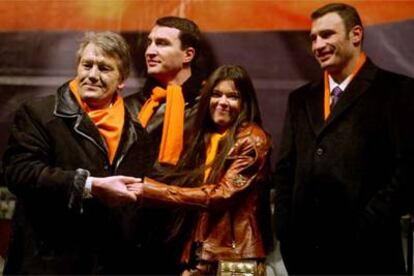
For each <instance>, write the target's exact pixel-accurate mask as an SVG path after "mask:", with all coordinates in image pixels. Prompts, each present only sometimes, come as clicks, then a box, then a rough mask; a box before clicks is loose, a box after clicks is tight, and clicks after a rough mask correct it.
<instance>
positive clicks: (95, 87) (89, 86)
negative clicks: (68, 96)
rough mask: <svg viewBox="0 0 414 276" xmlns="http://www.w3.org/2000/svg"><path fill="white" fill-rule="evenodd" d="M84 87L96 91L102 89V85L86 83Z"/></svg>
mask: <svg viewBox="0 0 414 276" xmlns="http://www.w3.org/2000/svg"><path fill="white" fill-rule="evenodd" d="M83 86H84V87H86V88H88V89H91V90H95V89H100V88H101V86H100V85H95V84H88V83H85V84H84V85H83Z"/></svg>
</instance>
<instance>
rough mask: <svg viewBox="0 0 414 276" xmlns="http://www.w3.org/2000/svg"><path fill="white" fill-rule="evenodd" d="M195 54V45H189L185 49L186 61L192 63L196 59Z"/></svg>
mask: <svg viewBox="0 0 414 276" xmlns="http://www.w3.org/2000/svg"><path fill="white" fill-rule="evenodd" d="M195 54H196V50H195V49H194V48H193V47H188V48H187V49H185V52H184V55H185V56H184V62H185V63H190V62H191V61H192V60H193V59H194V57H195Z"/></svg>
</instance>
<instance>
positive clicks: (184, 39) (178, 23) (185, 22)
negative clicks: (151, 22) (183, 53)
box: [155, 16, 201, 56]
mask: <svg viewBox="0 0 414 276" xmlns="http://www.w3.org/2000/svg"><path fill="white" fill-rule="evenodd" d="M155 24H156V25H158V26H163V27H169V28H175V29H178V30H180V34H179V36H178V38H179V39H180V41H181V49H182V50H184V49H186V48H188V47H192V48H194V49H195V52H196V56H197V55H198V51H199V49H200V43H201V32H200V29H199V28H198V26H197V24H196V23H194V22H193V21H191V20H189V19H187V18H181V17H176V16H166V17H161V18H159V19H157V21H156V22H155Z"/></svg>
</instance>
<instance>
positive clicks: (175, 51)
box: [145, 25, 191, 82]
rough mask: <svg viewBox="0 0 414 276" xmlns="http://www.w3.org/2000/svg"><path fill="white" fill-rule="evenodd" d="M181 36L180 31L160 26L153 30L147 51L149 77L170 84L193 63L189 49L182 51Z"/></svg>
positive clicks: (149, 37) (149, 36)
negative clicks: (186, 66)
mask: <svg viewBox="0 0 414 276" xmlns="http://www.w3.org/2000/svg"><path fill="white" fill-rule="evenodd" d="M179 34H180V30H178V29H176V28H170V27H164V26H158V25H156V26H155V27H154V28H153V29H152V30H151V33H150V34H149V35H148V41H147V49H146V51H145V59H146V63H147V71H148V75H150V76H152V77H153V78H155V79H157V80H159V81H161V82H168V81H170V80H172V79H174V78H175V76H176V75H178V74H179V72H180V71H181V70H182V69H183V67H184V65H185V64H188V63H189V62H191V59H189V57H188V53H187V49H184V50H183V49H181V40H180V38H179Z"/></svg>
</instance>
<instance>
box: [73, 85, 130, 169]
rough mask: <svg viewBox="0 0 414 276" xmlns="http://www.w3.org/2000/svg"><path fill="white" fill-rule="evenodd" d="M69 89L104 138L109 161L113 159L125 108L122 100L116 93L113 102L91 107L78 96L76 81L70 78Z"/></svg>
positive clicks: (122, 124)
mask: <svg viewBox="0 0 414 276" xmlns="http://www.w3.org/2000/svg"><path fill="white" fill-rule="evenodd" d="M69 88H70V91H72V93H73V95H75V98H76V100H77V101H78V103H79V105H80V106H81V108H82V109H83V110H84V111H85V112H86V113H87V114H88V116H89V118H91V120H92V122H93V123H94V124H95V126H96V127H97V129H98V130H99V133H100V134H101V135H102V137H103V138H104V139H105V142H106V145H107V149H108V158H109V161H110V163H111V164H112V161H113V160H114V157H115V153H116V150H117V149H118V145H119V141H120V140H121V134H122V129H123V127H124V120H125V117H124V116H125V109H124V100H123V99H122V97H121V96H120V95H119V94H118V93H117V94H116V98H115V101H114V102H113V104H112V105H111V106H109V107H107V108H103V109H94V110H93V109H91V108H90V107H89V106H88V105H87V103H86V102H85V101H84V100H83V99H82V98H81V97H80V94H79V89H78V81H77V80H72V81H71V82H70V83H69Z"/></svg>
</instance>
